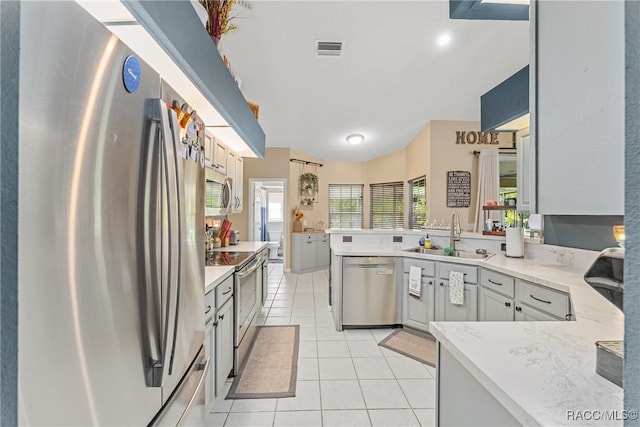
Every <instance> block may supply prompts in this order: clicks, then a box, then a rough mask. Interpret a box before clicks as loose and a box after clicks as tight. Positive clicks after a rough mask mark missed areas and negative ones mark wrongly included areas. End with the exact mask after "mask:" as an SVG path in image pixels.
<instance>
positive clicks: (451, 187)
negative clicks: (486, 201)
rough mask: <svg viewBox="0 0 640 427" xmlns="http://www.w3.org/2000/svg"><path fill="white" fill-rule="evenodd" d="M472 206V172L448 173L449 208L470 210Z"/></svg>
mask: <svg viewBox="0 0 640 427" xmlns="http://www.w3.org/2000/svg"><path fill="white" fill-rule="evenodd" d="M470 205H471V172H467V171H449V172H447V207H448V208H468V207H469V206H470Z"/></svg>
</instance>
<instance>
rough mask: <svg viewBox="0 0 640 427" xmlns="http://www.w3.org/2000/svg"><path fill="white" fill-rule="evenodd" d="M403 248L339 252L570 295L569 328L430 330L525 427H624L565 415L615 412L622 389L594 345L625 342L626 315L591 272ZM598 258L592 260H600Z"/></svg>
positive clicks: (450, 325)
mask: <svg viewBox="0 0 640 427" xmlns="http://www.w3.org/2000/svg"><path fill="white" fill-rule="evenodd" d="M402 249H403V247H402V246H401V245H397V246H391V245H379V246H376V245H367V246H366V247H363V246H359V245H358V246H353V247H349V246H348V245H336V246H335V247H334V251H335V253H336V255H341V256H356V255H363V256H380V255H382V256H404V257H411V258H422V259H433V260H437V261H446V262H464V263H465V264H472V265H477V266H481V267H484V268H488V269H491V270H495V271H498V272H501V273H505V274H509V275H511V276H514V277H517V278H520V279H523V280H528V281H531V282H534V283H538V284H541V285H543V286H547V287H550V288H553V289H557V290H560V291H564V292H568V293H569V294H570V295H571V302H572V305H573V309H574V313H575V315H576V320H575V321H571V322H566V321H557V322H433V323H431V324H430V327H429V330H430V331H431V333H432V334H433V335H434V336H435V337H436V338H437V339H438V341H439V342H440V344H441V345H443V346H444V347H445V348H447V350H449V351H450V352H451V353H452V354H453V355H454V356H455V357H456V358H457V359H458V360H459V361H460V363H461V364H462V365H463V366H464V367H465V368H466V369H467V370H468V371H469V372H470V373H471V374H472V375H473V376H474V377H475V378H476V379H478V381H480V383H481V384H482V385H483V386H484V387H485V388H486V389H487V390H488V391H489V392H490V393H491V394H492V395H493V396H494V397H495V398H496V399H497V400H498V401H499V402H500V403H501V404H502V405H503V406H504V407H505V408H507V410H508V411H509V412H510V413H511V414H513V415H514V417H515V418H516V419H517V420H519V421H520V422H521V423H522V424H524V425H527V426H533V425H543V426H549V425H553V426H558V425H574V426H575V425H590V424H591V425H620V424H622V421H621V419H618V420H613V421H606V420H600V419H597V420H596V419H592V420H580V421H579V422H576V421H572V420H571V419H569V417H568V416H567V411H574V412H577V411H597V410H600V411H612V412H613V411H617V414H618V417H621V414H622V409H623V390H622V388H620V387H618V386H616V385H615V384H613V383H611V382H609V381H608V380H606V379H604V378H602V377H600V376H599V375H598V374H596V372H595V366H596V348H595V345H594V342H595V341H598V340H619V339H622V337H623V334H624V315H623V314H622V312H620V311H619V310H618V309H617V308H615V307H614V306H613V304H611V303H609V302H608V301H607V300H605V299H604V298H603V297H602V296H600V294H598V293H597V292H596V291H595V290H593V289H592V288H591V287H590V286H589V285H587V284H586V282H585V281H584V279H583V275H584V271H585V269H584V268H583V267H582V266H581V267H575V266H572V265H565V264H561V263H559V262H556V261H555V260H553V259H527V258H524V259H515V258H507V257H505V256H504V255H502V254H496V255H493V256H492V257H490V258H488V259H486V260H466V259H464V260H461V259H459V258H452V257H447V256H431V255H423V254H414V253H407V252H402ZM595 256H597V254H596V253H594V254H593V258H594V259H595Z"/></svg>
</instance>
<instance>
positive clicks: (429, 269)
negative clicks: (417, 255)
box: [402, 258, 436, 277]
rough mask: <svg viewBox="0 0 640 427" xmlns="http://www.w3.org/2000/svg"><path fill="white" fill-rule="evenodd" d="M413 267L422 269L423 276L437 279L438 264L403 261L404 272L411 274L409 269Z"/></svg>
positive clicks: (406, 259)
mask: <svg viewBox="0 0 640 427" xmlns="http://www.w3.org/2000/svg"><path fill="white" fill-rule="evenodd" d="M412 265H413V266H416V267H420V268H421V269H422V276H429V277H435V275H436V263H435V262H434V261H423V260H417V259H408V258H405V259H404V260H403V269H402V270H403V271H404V272H405V273H409V268H410V267H411V266H412Z"/></svg>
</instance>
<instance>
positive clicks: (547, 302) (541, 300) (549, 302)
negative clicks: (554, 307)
mask: <svg viewBox="0 0 640 427" xmlns="http://www.w3.org/2000/svg"><path fill="white" fill-rule="evenodd" d="M529 296H530V297H531V298H533V299H534V300H536V301H540V302H543V303H545V304H551V301H547V300H543V299H540V298H536V297H534V296H533V295H532V294H529Z"/></svg>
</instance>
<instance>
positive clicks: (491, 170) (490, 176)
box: [473, 148, 500, 233]
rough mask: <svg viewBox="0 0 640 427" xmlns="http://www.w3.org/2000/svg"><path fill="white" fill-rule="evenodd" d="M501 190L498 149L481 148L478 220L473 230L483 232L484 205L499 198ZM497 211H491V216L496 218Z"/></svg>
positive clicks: (477, 202)
mask: <svg viewBox="0 0 640 427" xmlns="http://www.w3.org/2000/svg"><path fill="white" fill-rule="evenodd" d="M499 191H500V165H499V160H498V150H497V149H496V148H488V149H485V150H480V156H479V159H478V198H477V199H476V221H475V227H474V229H473V231H475V232H476V233H479V232H482V230H483V227H484V218H485V212H484V211H483V210H482V206H484V205H485V203H486V201H487V200H498V193H499ZM496 217H497V214H496V212H495V211H489V218H493V219H495V218H496Z"/></svg>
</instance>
